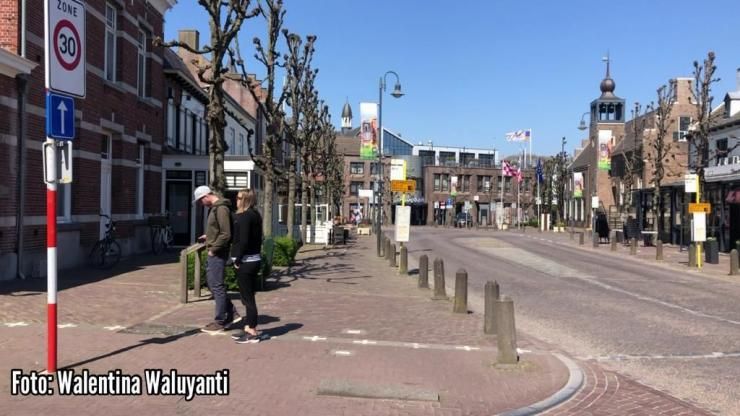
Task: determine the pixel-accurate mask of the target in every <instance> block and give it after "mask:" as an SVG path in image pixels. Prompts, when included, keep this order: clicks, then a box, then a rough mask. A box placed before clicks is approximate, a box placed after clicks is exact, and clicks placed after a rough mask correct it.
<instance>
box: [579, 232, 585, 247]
mask: <svg viewBox="0 0 740 416" xmlns="http://www.w3.org/2000/svg"><path fill="white" fill-rule="evenodd" d="M583 234H584V233H583V232H580V233H578V245H580V246H582V245H583V239H584V237H583Z"/></svg>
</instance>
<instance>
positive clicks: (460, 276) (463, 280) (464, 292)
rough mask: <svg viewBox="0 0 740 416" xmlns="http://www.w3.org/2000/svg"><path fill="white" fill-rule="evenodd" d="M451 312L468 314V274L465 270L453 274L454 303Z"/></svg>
mask: <svg viewBox="0 0 740 416" xmlns="http://www.w3.org/2000/svg"><path fill="white" fill-rule="evenodd" d="M452 312H454V313H468V272H466V271H465V269H460V270H458V271H457V273H455V303H454V304H453V306H452Z"/></svg>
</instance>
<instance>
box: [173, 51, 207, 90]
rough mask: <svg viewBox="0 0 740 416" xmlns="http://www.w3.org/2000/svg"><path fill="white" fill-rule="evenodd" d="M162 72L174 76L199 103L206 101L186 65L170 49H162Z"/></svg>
mask: <svg viewBox="0 0 740 416" xmlns="http://www.w3.org/2000/svg"><path fill="white" fill-rule="evenodd" d="M164 72H165V74H170V75H173V76H175V78H177V79H178V80H179V81H180V82H181V83H182V84H183V86H184V87H185V89H187V90H188V92H190V93H191V94H193V95H197V96H198V97H197V98H199V99H200V100H201V101H208V95H207V94H206V92H205V90H204V89H203V88H201V86H200V83H199V82H198V80H196V79H195V77H193V74H192V73H191V72H190V69H189V68H188V66H187V64H186V63H185V62H184V61H183V60H182V58H180V56H178V55H177V54H176V53H175V52H174V51H173V50H172V49H170V48H164Z"/></svg>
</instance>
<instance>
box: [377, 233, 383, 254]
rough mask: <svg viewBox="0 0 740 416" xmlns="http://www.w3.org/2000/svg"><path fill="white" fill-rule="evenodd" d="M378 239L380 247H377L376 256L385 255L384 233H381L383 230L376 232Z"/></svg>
mask: <svg viewBox="0 0 740 416" xmlns="http://www.w3.org/2000/svg"><path fill="white" fill-rule="evenodd" d="M378 239H380V247H378V257H385V235H383V231H381V232H379V233H378Z"/></svg>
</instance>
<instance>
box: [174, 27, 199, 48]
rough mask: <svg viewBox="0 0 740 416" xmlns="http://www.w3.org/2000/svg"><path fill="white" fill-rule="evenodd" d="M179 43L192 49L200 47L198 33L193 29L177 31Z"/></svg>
mask: <svg viewBox="0 0 740 416" xmlns="http://www.w3.org/2000/svg"><path fill="white" fill-rule="evenodd" d="M177 33H178V37H179V41H180V43H184V44H186V45H188V46H190V47H191V48H192V49H195V50H198V49H200V33H198V31H197V30H195V29H185V30H180V31H178V32H177Z"/></svg>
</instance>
